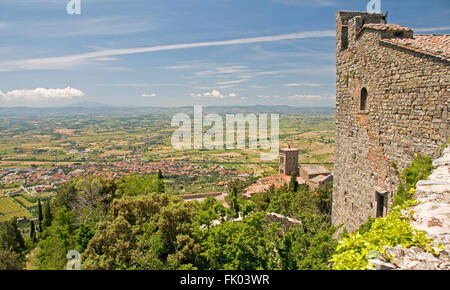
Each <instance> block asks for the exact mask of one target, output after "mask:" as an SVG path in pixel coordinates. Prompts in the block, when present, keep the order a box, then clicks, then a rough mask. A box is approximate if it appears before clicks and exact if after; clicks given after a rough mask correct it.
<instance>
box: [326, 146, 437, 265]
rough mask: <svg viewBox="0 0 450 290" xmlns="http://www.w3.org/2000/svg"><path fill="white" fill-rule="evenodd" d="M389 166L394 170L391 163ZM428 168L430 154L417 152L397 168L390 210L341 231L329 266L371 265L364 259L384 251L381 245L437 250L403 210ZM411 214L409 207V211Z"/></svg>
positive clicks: (429, 165) (410, 203)
mask: <svg viewBox="0 0 450 290" xmlns="http://www.w3.org/2000/svg"><path fill="white" fill-rule="evenodd" d="M392 166H393V167H394V169H396V170H397V167H396V165H395V164H394V163H393V164H392ZM431 171H432V162H431V158H429V157H426V156H422V155H417V156H416V157H415V158H414V160H413V162H412V163H411V165H410V166H409V167H406V168H405V169H403V171H402V174H401V175H400V174H399V173H398V172H397V175H398V176H399V178H400V183H399V186H398V190H397V193H396V195H395V198H394V207H393V208H392V210H391V212H390V213H389V214H388V215H387V216H385V217H379V218H376V219H369V220H368V221H367V223H366V224H364V225H362V226H361V227H360V228H359V229H358V230H357V231H356V232H355V233H353V234H352V235H348V234H344V237H343V238H342V239H341V240H340V241H339V245H338V246H337V248H336V252H335V253H334V254H333V258H332V259H331V261H332V262H333V269H336V270H364V269H366V268H367V267H368V266H369V267H372V265H369V261H368V259H371V258H374V256H373V255H374V254H375V253H376V252H378V253H380V254H381V255H384V247H385V246H389V247H395V246H397V245H401V246H402V247H404V248H409V247H412V246H417V247H421V248H423V249H424V250H425V251H428V252H431V253H433V254H437V253H436V252H435V250H434V249H433V248H432V247H431V244H432V240H430V239H429V238H427V237H426V236H425V233H424V232H423V231H420V230H416V229H414V228H412V227H411V225H410V222H409V216H407V215H405V214H404V211H405V210H406V209H407V208H408V207H410V206H412V205H414V204H416V201H415V200H414V199H412V196H413V194H414V191H415V186H416V183H417V182H418V181H419V180H423V179H426V178H427V177H428V176H429V175H430V173H431ZM411 214H412V212H411V211H409V215H411ZM386 258H388V259H389V257H386Z"/></svg>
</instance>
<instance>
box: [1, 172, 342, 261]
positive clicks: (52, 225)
mask: <svg viewBox="0 0 450 290" xmlns="http://www.w3.org/2000/svg"><path fill="white" fill-rule="evenodd" d="M228 187H229V195H228V198H227V204H229V205H230V206H229V207H225V206H224V204H222V203H219V202H217V201H216V200H215V199H214V198H211V197H210V198H208V199H206V200H205V201H204V202H202V203H199V202H196V201H195V202H185V201H183V200H182V199H181V198H179V197H177V196H175V195H171V194H167V193H164V181H163V179H162V175H161V174H159V175H154V176H140V175H129V176H127V177H124V178H122V179H121V180H106V179H102V178H100V177H96V176H89V177H85V178H77V179H74V180H72V181H70V182H67V183H66V184H64V185H63V186H61V187H60V188H58V190H57V195H56V196H55V197H54V198H53V199H52V200H51V203H45V204H43V206H42V221H41V219H39V223H38V224H40V225H41V227H42V229H41V230H39V229H38V228H39V226H36V230H33V231H32V230H31V229H30V231H29V232H30V236H29V237H28V236H27V237H22V236H21V235H20V233H19V232H18V231H17V229H16V230H15V229H14V225H15V221H11V222H7V223H5V225H2V227H1V229H2V231H7V232H5V233H4V234H3V232H2V235H1V236H2V237H7V238H8V240H7V241H3V240H2V249H1V250H0V259H2V263H1V264H2V265H4V266H3V267H5V268H8V269H12V268H17V269H20V268H23V267H24V262H25V254H26V253H27V252H29V251H30V250H32V249H35V250H34V251H33V252H34V257H33V258H32V259H31V261H32V264H33V265H32V266H33V268H35V269H64V268H65V265H66V263H67V258H66V254H67V252H68V251H69V250H73V249H74V250H77V251H79V252H80V253H81V254H82V255H81V263H82V269H328V268H329V267H330V263H329V259H330V257H331V254H332V253H333V252H334V248H335V247H336V242H335V241H334V240H333V239H332V235H333V233H334V231H335V229H334V228H333V227H331V225H330V212H331V193H332V190H331V189H332V186H331V184H327V185H326V186H323V187H321V188H318V189H317V190H316V191H311V190H310V189H309V188H308V187H307V186H302V185H301V186H298V185H295V186H293V185H289V186H285V187H283V188H278V189H274V188H271V189H270V190H268V191H267V192H266V193H262V194H259V195H254V196H253V198H251V199H250V198H245V197H243V196H242V194H241V192H242V188H243V184H242V182H240V181H239V180H235V181H233V182H231V183H230V184H229V186H228ZM268 212H275V213H279V214H283V215H286V216H289V217H292V218H296V219H298V220H299V221H300V222H301V224H300V223H299V224H298V225H297V226H286V225H282V224H281V223H277V222H270V221H269V220H268V218H267V216H266V213H268ZM30 227H31V225H30ZM33 227H34V225H33ZM17 233H19V234H17Z"/></svg>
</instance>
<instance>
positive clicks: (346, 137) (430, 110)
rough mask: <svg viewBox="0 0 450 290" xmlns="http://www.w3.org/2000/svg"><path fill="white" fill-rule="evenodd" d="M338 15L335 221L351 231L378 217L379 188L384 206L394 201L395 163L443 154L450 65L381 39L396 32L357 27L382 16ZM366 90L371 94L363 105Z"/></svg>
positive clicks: (377, 19)
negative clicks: (362, 107) (344, 34)
mask: <svg viewBox="0 0 450 290" xmlns="http://www.w3.org/2000/svg"><path fill="white" fill-rule="evenodd" d="M355 16H356V17H355ZM352 17H353V18H352ZM336 21H337V51H336V59H337V60H336V61H337V63H336V145H335V167H334V171H333V174H334V189H333V212H332V220H333V224H334V225H339V224H344V226H345V227H346V228H347V229H348V230H349V231H350V232H353V231H354V230H356V229H357V228H358V227H359V225H361V224H363V223H364V222H365V221H366V220H367V217H368V216H372V217H375V216H376V212H377V203H376V193H377V192H378V193H382V194H386V196H387V207H386V209H388V208H390V207H391V205H392V202H393V194H394V193H395V191H396V188H397V185H398V180H397V177H396V175H395V174H394V172H395V169H394V168H393V167H392V166H391V165H392V164H393V163H395V164H396V165H397V166H398V170H399V171H400V172H401V170H402V169H403V168H404V167H406V166H408V165H409V164H410V163H411V161H412V159H413V158H414V154H415V153H422V154H425V155H428V156H432V157H433V158H436V157H438V156H440V154H441V152H442V145H443V144H446V143H447V142H448V137H449V127H448V110H449V100H450V97H449V92H450V69H449V67H450V66H449V65H450V63H449V61H448V60H445V59H441V58H436V57H433V56H431V55H426V54H422V53H419V52H414V51H410V50H407V49H404V48H401V47H398V46H395V45H389V44H386V43H382V42H381V41H380V40H382V39H388V38H390V37H394V34H393V33H392V31H380V30H376V29H370V28H364V29H362V30H361V29H360V28H361V27H362V25H363V24H364V23H365V24H367V23H383V22H385V19H384V16H382V15H379V14H367V13H354V12H352V13H351V14H349V13H348V12H340V13H338V14H337V20H336ZM342 25H346V26H347V30H348V48H347V49H343V47H342V46H341V39H342V35H341V32H342V31H343V29H342ZM344 31H345V30H344ZM407 32H408V31H407ZM408 33H409V32H408ZM408 33H407V34H405V35H406V37H411V35H408ZM363 88H366V89H367V92H368V97H367V104H366V109H365V110H360V96H361V90H362V89H363ZM386 212H387V211H385V212H384V214H386Z"/></svg>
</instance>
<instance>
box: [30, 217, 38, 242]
mask: <svg viewBox="0 0 450 290" xmlns="http://www.w3.org/2000/svg"><path fill="white" fill-rule="evenodd" d="M30 240H31V241H32V242H33V243H36V241H37V239H36V229H35V227H34V222H33V221H31V222H30Z"/></svg>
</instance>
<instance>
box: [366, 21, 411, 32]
mask: <svg viewBox="0 0 450 290" xmlns="http://www.w3.org/2000/svg"><path fill="white" fill-rule="evenodd" d="M363 28H371V29H375V30H382V31H387V30H389V31H412V29H411V28H409V27H405V26H400V25H397V24H375V23H369V24H364V26H363Z"/></svg>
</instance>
